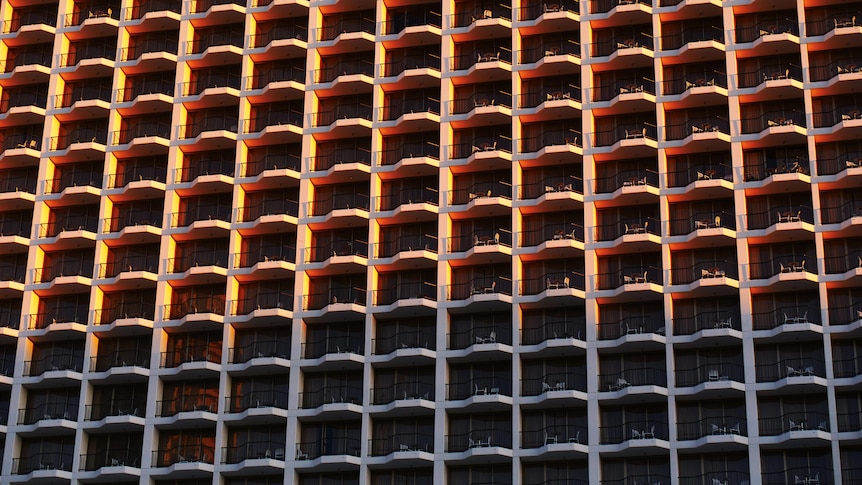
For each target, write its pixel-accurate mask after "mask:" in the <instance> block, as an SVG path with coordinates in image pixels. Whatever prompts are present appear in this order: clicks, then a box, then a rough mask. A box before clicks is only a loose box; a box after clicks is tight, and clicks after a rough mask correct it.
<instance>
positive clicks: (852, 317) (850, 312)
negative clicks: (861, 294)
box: [829, 301, 862, 374]
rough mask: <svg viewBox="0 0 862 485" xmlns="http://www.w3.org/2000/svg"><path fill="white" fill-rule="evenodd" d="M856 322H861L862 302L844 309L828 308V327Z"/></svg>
mask: <svg viewBox="0 0 862 485" xmlns="http://www.w3.org/2000/svg"><path fill="white" fill-rule="evenodd" d="M858 321H862V302H859V301H857V302H855V303H853V304H851V305H848V306H844V307H829V324H830V325H848V324H851V323H853V322H858ZM836 374H837V371H836Z"/></svg>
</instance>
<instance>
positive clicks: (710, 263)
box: [670, 258, 739, 286]
mask: <svg viewBox="0 0 862 485" xmlns="http://www.w3.org/2000/svg"><path fill="white" fill-rule="evenodd" d="M738 267H739V265H738V264H737V263H736V260H735V259H734V260H730V259H715V260H703V259H700V258H698V261H697V263H695V264H693V265H691V266H688V267H675V268H671V270H670V279H671V284H672V285H688V284H691V283H694V282H696V281H700V284H702V285H705V284H707V283H708V282H709V281H715V280H718V279H722V278H729V279H731V280H736V281H738V280H739V271H738ZM721 283H722V284H730V283H729V282H721ZM710 286H712V285H710Z"/></svg>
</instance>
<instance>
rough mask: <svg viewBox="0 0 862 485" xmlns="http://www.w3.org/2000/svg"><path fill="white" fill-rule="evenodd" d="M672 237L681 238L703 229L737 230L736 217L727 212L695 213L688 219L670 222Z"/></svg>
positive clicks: (683, 218)
mask: <svg viewBox="0 0 862 485" xmlns="http://www.w3.org/2000/svg"><path fill="white" fill-rule="evenodd" d="M668 225H669V229H670V231H669V232H670V235H671V236H681V235H685V234H691V233H693V232H695V231H699V230H701V229H719V228H724V229H730V230H732V231H735V230H736V217H734V215H733V213H732V212H727V211H722V210H718V211H707V212H695V213H694V214H692V215H690V216H688V217H682V218H679V219H671V220H670V221H668Z"/></svg>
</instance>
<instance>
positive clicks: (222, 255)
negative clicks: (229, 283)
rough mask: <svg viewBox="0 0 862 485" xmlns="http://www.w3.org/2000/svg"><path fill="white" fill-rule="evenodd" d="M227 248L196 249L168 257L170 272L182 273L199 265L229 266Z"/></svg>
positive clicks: (168, 270) (168, 269)
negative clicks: (174, 256) (181, 254)
mask: <svg viewBox="0 0 862 485" xmlns="http://www.w3.org/2000/svg"><path fill="white" fill-rule="evenodd" d="M227 258H228V252H227V249H195V250H194V251H191V252H189V254H185V255H183V256H178V257H176V258H167V259H166V260H165V261H166V262H167V272H168V273H182V272H184V271H188V270H189V269H191V268H196V267H199V266H217V267H221V268H227V266H228V264H227Z"/></svg>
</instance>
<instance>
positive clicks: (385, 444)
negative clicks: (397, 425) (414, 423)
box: [368, 433, 434, 456]
mask: <svg viewBox="0 0 862 485" xmlns="http://www.w3.org/2000/svg"><path fill="white" fill-rule="evenodd" d="M368 449H369V454H370V455H371V456H386V455H390V454H392V453H395V452H403V451H414V452H415V451H423V452H425V453H433V452H434V435H433V434H427V433H394V434H392V435H390V436H387V437H385V438H371V439H369V440H368Z"/></svg>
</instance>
